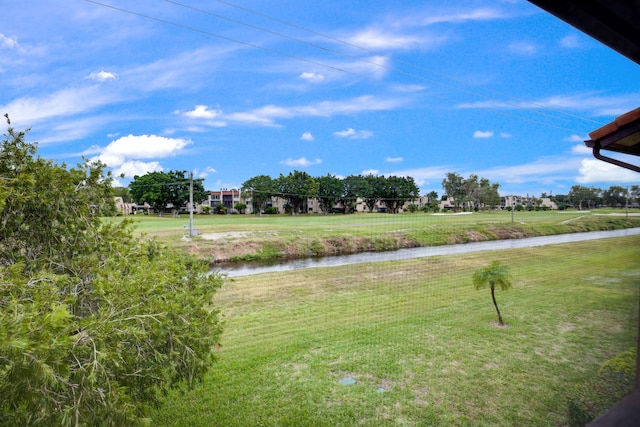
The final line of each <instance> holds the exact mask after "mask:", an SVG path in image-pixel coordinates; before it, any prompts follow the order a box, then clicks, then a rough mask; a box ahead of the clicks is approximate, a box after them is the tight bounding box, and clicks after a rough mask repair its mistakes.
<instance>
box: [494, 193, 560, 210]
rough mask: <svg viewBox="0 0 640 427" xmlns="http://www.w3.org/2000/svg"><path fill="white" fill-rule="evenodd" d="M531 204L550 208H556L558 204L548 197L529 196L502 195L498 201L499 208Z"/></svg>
mask: <svg viewBox="0 0 640 427" xmlns="http://www.w3.org/2000/svg"><path fill="white" fill-rule="evenodd" d="M518 205H521V206H524V207H527V206H533V207H534V208H535V207H541V208H548V209H551V210H556V209H558V205H557V204H556V202H554V201H553V200H551V199H550V198H548V197H530V196H528V195H527V196H514V195H511V196H504V197H503V198H502V200H501V201H500V209H506V208H507V207H515V206H518Z"/></svg>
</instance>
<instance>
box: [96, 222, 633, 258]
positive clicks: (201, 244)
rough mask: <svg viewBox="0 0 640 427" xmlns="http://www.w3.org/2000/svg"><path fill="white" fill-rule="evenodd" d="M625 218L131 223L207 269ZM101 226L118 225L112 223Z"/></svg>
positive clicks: (603, 225) (581, 227) (575, 227)
mask: <svg viewBox="0 0 640 427" xmlns="http://www.w3.org/2000/svg"><path fill="white" fill-rule="evenodd" d="M624 214H625V211H624V210H621V209H616V210H610V209H609V210H605V209H602V210H597V211H591V212H586V211H582V212H580V211H551V212H535V211H533V212H515V214H514V217H513V222H512V216H511V213H509V212H501V211H492V212H486V213H483V212H476V213H473V214H462V215H460V214H446V215H434V214H425V213H414V214H398V215H389V214H378V213H374V214H371V213H360V214H355V215H328V216H323V215H300V216H296V217H291V216H285V215H263V216H261V217H256V216H252V215H196V216H195V217H194V227H195V228H197V230H198V232H199V234H200V235H199V236H198V237H195V238H193V239H187V240H185V239H183V236H184V235H185V233H187V230H186V228H185V227H187V226H188V224H189V218H188V217H185V216H182V217H180V218H171V216H168V217H164V218H158V217H154V216H143V215H139V216H134V215H132V216H129V217H128V218H129V219H130V220H132V221H133V222H134V224H135V225H136V229H137V231H138V232H139V233H142V234H145V235H147V236H151V237H156V238H158V239H160V240H161V241H163V242H165V243H168V244H170V245H173V246H177V247H180V248H182V249H183V250H186V251H189V252H191V253H193V254H197V255H199V256H200V257H202V258H203V259H206V260H208V261H209V262H211V263H214V262H220V261H235V260H237V261H242V260H256V259H270V258H301V257H308V256H323V255H340V254H345V253H354V252H363V251H386V250H394V249H398V248H403V247H415V246H431V245H445V244H452V243H464V242H469V241H482V240H495V239H503V238H518V237H532V236H540V235H550V234H560V233H572V232H577V231H589V230H605V229H613V228H625V227H633V226H635V227H640V216H639V215H640V214H639V213H638V212H631V215H630V216H629V217H628V218H627V217H625V216H624ZM105 221H122V218H110V219H105Z"/></svg>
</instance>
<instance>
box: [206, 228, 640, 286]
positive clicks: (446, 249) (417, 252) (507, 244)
mask: <svg viewBox="0 0 640 427" xmlns="http://www.w3.org/2000/svg"><path fill="white" fill-rule="evenodd" d="M638 234H640V228H627V229H624V230H613V231H592V232H587V233H571V234H559V235H555V236H541V237H529V238H525V239H512V240H494V241H489V242H474V243H465V244H459V245H447V246H430V247H423V248H410V249H398V250H396V251H390V252H363V253H358V254H352V255H339V256H330V257H321V258H305V259H298V260H287V261H282V260H275V261H269V262H268V263H264V262H262V263H255V262H254V263H240V264H233V265H225V266H220V267H215V268H213V269H212V271H219V272H221V273H223V274H225V275H226V276H227V277H240V276H248V275H252V274H262V273H273V272H281V271H289V270H299V269H303V268H319V267H338V266H343V265H351V264H361V263H366V262H381V261H393V260H402V259H412V258H423V257H431V256H438V255H457V254H466V253H470V252H479V251H495V250H506V249H519V248H531V247H535V246H545V245H557V244H561V243H573V242H581V241H585V240H595V239H605V238H610V237H625V236H634V235H638Z"/></svg>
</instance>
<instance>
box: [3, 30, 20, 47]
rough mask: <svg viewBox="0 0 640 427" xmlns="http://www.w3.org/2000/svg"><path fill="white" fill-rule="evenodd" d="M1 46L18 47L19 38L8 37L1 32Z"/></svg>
mask: <svg viewBox="0 0 640 427" xmlns="http://www.w3.org/2000/svg"><path fill="white" fill-rule="evenodd" d="M0 47H6V48H9V49H12V48H16V47H18V40H17V39H16V38H15V37H7V36H5V35H4V34H2V33H0Z"/></svg>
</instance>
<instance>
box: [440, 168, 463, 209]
mask: <svg viewBox="0 0 640 427" xmlns="http://www.w3.org/2000/svg"><path fill="white" fill-rule="evenodd" d="M463 184H464V178H462V176H461V175H460V174H458V173H455V172H449V173H447V175H446V178H445V179H443V180H442V189H443V190H444V192H445V195H446V196H447V197H452V198H453V204H454V209H455V210H456V211H457V210H458V208H459V206H460V204H461V203H462V200H463V199H464V194H465V193H464V190H463V189H462V185H463Z"/></svg>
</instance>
